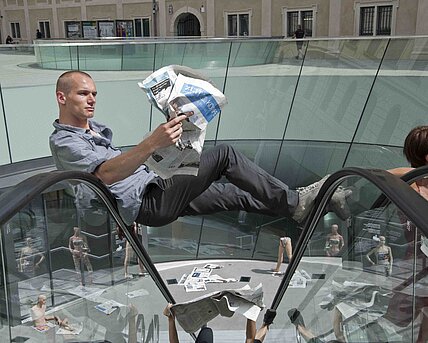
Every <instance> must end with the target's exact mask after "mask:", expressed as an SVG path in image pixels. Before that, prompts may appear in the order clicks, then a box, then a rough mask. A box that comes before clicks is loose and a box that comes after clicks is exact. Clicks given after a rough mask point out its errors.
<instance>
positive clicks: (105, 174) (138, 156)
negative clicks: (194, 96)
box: [94, 114, 188, 185]
mask: <svg viewBox="0 0 428 343" xmlns="http://www.w3.org/2000/svg"><path fill="white" fill-rule="evenodd" d="M186 118H188V116H187V115H185V114H183V115H179V116H177V117H175V118H173V119H172V120H170V121H169V122H167V123H165V124H162V125H160V126H158V127H157V128H156V129H155V130H154V131H153V133H152V134H151V135H150V136H149V137H147V138H146V139H144V140H143V141H142V142H141V143H139V144H138V145H137V146H135V147H134V148H132V149H131V150H128V151H126V152H124V153H122V154H120V155H119V156H116V157H114V158H112V159H111V160H107V161H105V162H104V163H102V164H100V165H99V166H98V168H97V169H96V170H95V172H94V175H95V176H97V177H98V178H99V179H101V181H103V182H104V183H105V184H107V185H110V184H112V183H114V182H117V181H120V180H123V179H125V178H127V177H128V176H130V175H132V174H133V173H134V172H135V170H137V168H138V167H140V166H141V165H142V164H144V162H146V160H147V159H148V158H149V157H150V155H151V154H152V153H153V152H154V151H156V150H157V149H160V148H165V147H167V146H170V145H172V144H175V143H176V142H177V141H178V140H179V139H180V137H181V134H182V132H183V129H182V128H181V126H182V123H181V122H182V121H183V120H185V119H186Z"/></svg>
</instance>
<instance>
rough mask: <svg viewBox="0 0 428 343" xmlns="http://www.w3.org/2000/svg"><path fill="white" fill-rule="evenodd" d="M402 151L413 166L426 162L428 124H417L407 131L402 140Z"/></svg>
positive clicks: (427, 153) (419, 165)
mask: <svg viewBox="0 0 428 343" xmlns="http://www.w3.org/2000/svg"><path fill="white" fill-rule="evenodd" d="M403 153H404V155H405V156H406V158H407V161H409V163H410V165H411V166H412V167H413V168H418V167H422V166H424V165H426V164H427V161H426V156H427V155H428V126H417V127H415V128H414V129H412V130H411V131H410V132H409V134H408V135H407V137H406V140H405V141H404V147H403Z"/></svg>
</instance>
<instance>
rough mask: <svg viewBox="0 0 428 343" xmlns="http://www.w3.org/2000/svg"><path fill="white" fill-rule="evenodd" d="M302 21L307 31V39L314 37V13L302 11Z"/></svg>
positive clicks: (304, 29) (303, 27)
mask: <svg viewBox="0 0 428 343" xmlns="http://www.w3.org/2000/svg"><path fill="white" fill-rule="evenodd" d="M300 13H301V16H302V19H301V23H302V29H303V31H305V36H306V37H312V23H313V20H314V12H313V11H302V12H300Z"/></svg>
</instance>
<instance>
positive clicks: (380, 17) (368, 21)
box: [359, 5, 392, 36]
mask: <svg viewBox="0 0 428 343" xmlns="http://www.w3.org/2000/svg"><path fill="white" fill-rule="evenodd" d="M391 29H392V5H388V6H367V7H361V8H360V29H359V34H360V36H374V35H376V36H377V35H379V36H389V35H391Z"/></svg>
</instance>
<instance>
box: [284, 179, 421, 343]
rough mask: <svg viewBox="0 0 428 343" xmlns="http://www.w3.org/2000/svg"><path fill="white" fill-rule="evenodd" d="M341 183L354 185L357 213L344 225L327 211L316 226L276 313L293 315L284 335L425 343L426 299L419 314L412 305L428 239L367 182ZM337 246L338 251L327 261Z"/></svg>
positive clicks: (354, 210) (353, 201) (352, 206)
mask: <svg viewBox="0 0 428 343" xmlns="http://www.w3.org/2000/svg"><path fill="white" fill-rule="evenodd" d="M342 186H345V187H349V186H352V190H353V193H352V196H351V198H350V199H349V201H348V204H349V205H350V209H351V212H352V216H351V217H350V219H349V220H347V221H345V222H340V221H338V220H337V218H336V217H335V216H334V214H332V213H327V214H325V215H324V216H323V217H321V219H320V220H319V222H318V223H317V225H316V229H315V231H314V232H313V234H312V236H311V237H310V238H309V240H308V242H307V244H306V245H305V247H304V249H305V250H304V257H303V258H302V259H301V261H300V262H299V265H298V267H297V270H296V272H295V274H294V275H293V277H292V279H291V281H290V284H289V286H288V288H287V290H286V293H285V295H284V297H283V299H282V301H281V304H280V306H279V308H278V309H277V311H278V312H281V313H287V314H288V317H289V319H288V320H287V321H286V322H285V325H284V327H283V331H282V334H283V335H284V334H290V335H291V337H292V336H294V334H293V331H294V330H296V329H293V328H294V327H296V328H297V331H298V332H300V334H301V335H302V336H303V337H306V338H315V337H317V338H319V339H322V340H323V341H329V340H333V339H336V340H338V341H340V342H345V341H346V342H378V341H396V342H410V341H414V340H415V338H416V337H417V336H419V339H422V340H418V341H424V340H425V339H426V337H425V336H424V335H426V333H427V332H428V331H427V330H426V323H425V321H426V318H425V317H424V315H421V314H422V312H423V311H421V309H420V308H419V306H421V307H422V306H423V304H424V303H425V299H426V294H425V293H424V292H422V293H424V294H422V293H419V295H418V298H416V299H415V300H416V301H417V304H418V305H417V308H416V312H413V307H412V305H411V304H413V295H414V294H415V293H414V292H415V291H416V294H418V293H417V292H418V291H417V290H415V288H414V287H415V286H416V289H422V288H423V287H424V286H422V285H424V282H425V281H424V280H425V276H426V272H425V271H426V266H425V260H426V256H425V253H424V249H423V248H421V244H420V241H421V240H423V239H424V238H423V237H420V236H419V237H418V232H417V229H416V228H415V227H414V225H413V224H412V223H411V222H409V221H408V219H407V218H406V216H405V215H404V214H403V213H402V212H401V211H400V210H399V209H398V208H397V207H396V206H395V205H394V204H391V203H389V202H387V201H381V200H380V199H381V197H380V196H381V195H382V194H381V192H380V191H379V190H378V189H377V188H376V187H374V186H373V185H372V184H370V183H369V182H368V181H366V180H363V179H360V178H358V177H352V178H348V179H347V180H345V181H344V183H343V184H342ZM375 204H376V205H375ZM374 205H375V207H373V206H374ZM333 228H334V232H333ZM333 241H334V242H333ZM341 242H343V245H342V243H341ZM332 244H337V248H339V249H336V251H337V253H336V254H333V255H332V254H328V255H327V256H326V251H327V250H326V249H328V251H330V249H331V246H332ZM340 246H341V247H340ZM415 266H417V268H418V272H417V273H416V275H417V276H416V281H414V279H413V277H414V273H415V269H414V267H415ZM414 282H416V284H415V283H414ZM421 287H422V288H421ZM299 314H300V318H303V319H304V324H303V325H301V326H300V327H299V326H297V324H298V323H299V321H298V319H297V317H298V316H299ZM413 321H414V322H413ZM293 323H294V325H293ZM300 323H302V322H300Z"/></svg>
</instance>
